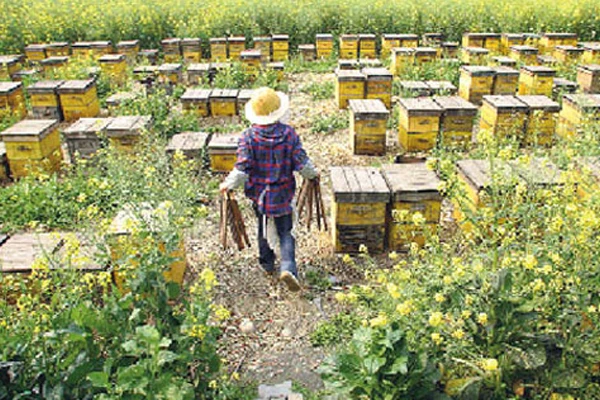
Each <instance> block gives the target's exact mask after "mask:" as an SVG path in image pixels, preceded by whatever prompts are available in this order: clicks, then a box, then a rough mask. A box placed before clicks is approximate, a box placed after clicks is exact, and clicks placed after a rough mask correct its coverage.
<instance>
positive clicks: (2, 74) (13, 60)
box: [0, 56, 21, 80]
mask: <svg viewBox="0 0 600 400" xmlns="http://www.w3.org/2000/svg"><path fill="white" fill-rule="evenodd" d="M20 70H21V62H20V61H19V57H17V56H0V79H2V80H11V78H12V76H13V75H14V74H16V73H17V72H19V71H20Z"/></svg>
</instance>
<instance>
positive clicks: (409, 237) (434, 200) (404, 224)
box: [382, 163, 442, 251]
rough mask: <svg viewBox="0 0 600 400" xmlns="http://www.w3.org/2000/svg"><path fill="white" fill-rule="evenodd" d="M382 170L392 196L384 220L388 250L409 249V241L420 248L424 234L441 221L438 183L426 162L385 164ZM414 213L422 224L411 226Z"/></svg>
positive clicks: (431, 230)
mask: <svg viewBox="0 0 600 400" xmlns="http://www.w3.org/2000/svg"><path fill="white" fill-rule="evenodd" d="M382 170H383V171H382V172H383V176H384V178H385V180H386V182H387V184H388V186H389V188H390V191H391V194H392V201H391V207H389V211H390V213H389V215H388V218H387V220H388V232H389V233H388V246H389V248H390V250H395V251H404V250H408V248H409V246H410V243H412V242H414V243H417V244H418V245H420V246H423V244H424V242H425V241H426V236H427V233H428V232H427V231H430V232H434V231H435V230H436V228H437V227H438V225H439V222H440V215H441V208H442V195H441V194H440V192H439V189H438V187H439V186H440V183H441V180H440V179H439V178H438V177H437V175H436V174H435V172H433V171H431V170H429V169H428V168H427V167H426V166H425V163H408V164H393V165H385V166H383V168H382ZM417 214H420V215H421V217H422V218H423V219H424V223H420V222H418V224H415V223H414V221H413V217H415V216H416V215H417ZM416 219H418V215H417V218H416Z"/></svg>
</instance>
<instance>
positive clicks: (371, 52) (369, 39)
mask: <svg viewBox="0 0 600 400" xmlns="http://www.w3.org/2000/svg"><path fill="white" fill-rule="evenodd" d="M376 47H377V46H376V45H375V35H374V34H372V33H361V34H359V35H358V56H359V58H377V53H376Z"/></svg>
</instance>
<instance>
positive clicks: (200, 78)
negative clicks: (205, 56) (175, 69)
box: [187, 63, 210, 85]
mask: <svg viewBox="0 0 600 400" xmlns="http://www.w3.org/2000/svg"><path fill="white" fill-rule="evenodd" d="M209 82H210V64H208V63H195V64H189V65H188V67H187V83H188V84H189V85H200V84H206V83H209Z"/></svg>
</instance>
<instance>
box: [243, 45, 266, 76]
mask: <svg viewBox="0 0 600 400" xmlns="http://www.w3.org/2000/svg"><path fill="white" fill-rule="evenodd" d="M240 60H241V61H242V65H243V66H244V70H245V71H246V73H247V74H251V75H257V74H258V72H259V70H260V68H261V61H262V56H261V53H260V50H252V49H250V50H242V52H241V53H240Z"/></svg>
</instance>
